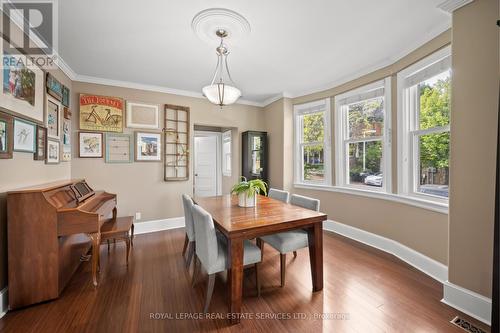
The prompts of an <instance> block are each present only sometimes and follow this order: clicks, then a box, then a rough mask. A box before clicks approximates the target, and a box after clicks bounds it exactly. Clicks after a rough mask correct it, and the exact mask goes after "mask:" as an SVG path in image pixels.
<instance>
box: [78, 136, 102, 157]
mask: <svg viewBox="0 0 500 333" xmlns="http://www.w3.org/2000/svg"><path fill="white" fill-rule="evenodd" d="M78 139H79V148H80V149H79V154H78V157H80V158H85V157H94V158H99V157H102V153H103V147H102V133H93V132H79V133H78Z"/></svg>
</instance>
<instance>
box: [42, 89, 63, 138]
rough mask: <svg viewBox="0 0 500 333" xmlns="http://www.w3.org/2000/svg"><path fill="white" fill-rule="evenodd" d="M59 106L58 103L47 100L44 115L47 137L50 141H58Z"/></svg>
mask: <svg viewBox="0 0 500 333" xmlns="http://www.w3.org/2000/svg"><path fill="white" fill-rule="evenodd" d="M60 116H61V115H60V105H59V103H58V102H56V101H54V100H52V99H51V98H47V113H46V115H45V118H46V121H45V124H46V125H47V136H48V137H49V138H52V139H59V137H60V133H59V123H60V120H61V119H60Z"/></svg>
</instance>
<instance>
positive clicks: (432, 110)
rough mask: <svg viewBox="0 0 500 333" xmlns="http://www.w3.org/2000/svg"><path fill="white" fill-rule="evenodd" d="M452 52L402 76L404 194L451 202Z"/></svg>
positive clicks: (401, 180)
mask: <svg viewBox="0 0 500 333" xmlns="http://www.w3.org/2000/svg"><path fill="white" fill-rule="evenodd" d="M450 83H451V56H450V49H449V48H445V49H443V50H441V51H439V52H436V53H435V54H433V55H431V56H430V57H428V58H426V59H424V60H422V61H420V62H419V63H417V64H415V65H413V66H411V67H410V68H408V69H406V70H404V71H402V72H401V73H399V74H398V93H399V94H398V95H399V96H400V99H401V103H400V107H399V108H398V109H399V116H398V118H400V127H401V133H400V137H399V140H398V141H399V142H400V145H399V149H398V150H399V159H400V162H401V163H399V164H400V165H401V170H400V172H399V174H400V177H399V189H400V192H401V193H402V194H407V195H416V196H420V197H422V198H426V199H433V200H437V201H447V198H448V193H449V188H448V184H449V152H450Z"/></svg>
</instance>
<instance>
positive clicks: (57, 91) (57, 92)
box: [47, 73, 63, 101]
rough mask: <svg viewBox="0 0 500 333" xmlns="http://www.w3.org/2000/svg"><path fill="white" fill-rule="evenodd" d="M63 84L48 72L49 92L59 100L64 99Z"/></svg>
mask: <svg viewBox="0 0 500 333" xmlns="http://www.w3.org/2000/svg"><path fill="white" fill-rule="evenodd" d="M62 87H63V86H62V84H61V82H59V81H57V79H56V78H55V77H54V76H53V75H52V74H50V73H47V94H49V95H50V96H52V97H54V98H55V99H57V100H58V101H60V100H61V99H62Z"/></svg>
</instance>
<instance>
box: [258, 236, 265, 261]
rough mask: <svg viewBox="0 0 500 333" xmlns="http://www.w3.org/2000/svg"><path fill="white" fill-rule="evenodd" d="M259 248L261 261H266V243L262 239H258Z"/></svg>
mask: <svg viewBox="0 0 500 333" xmlns="http://www.w3.org/2000/svg"><path fill="white" fill-rule="evenodd" d="M257 247H258V248H259V249H260V261H261V262H262V261H263V260H264V242H263V241H262V239H260V238H257Z"/></svg>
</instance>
